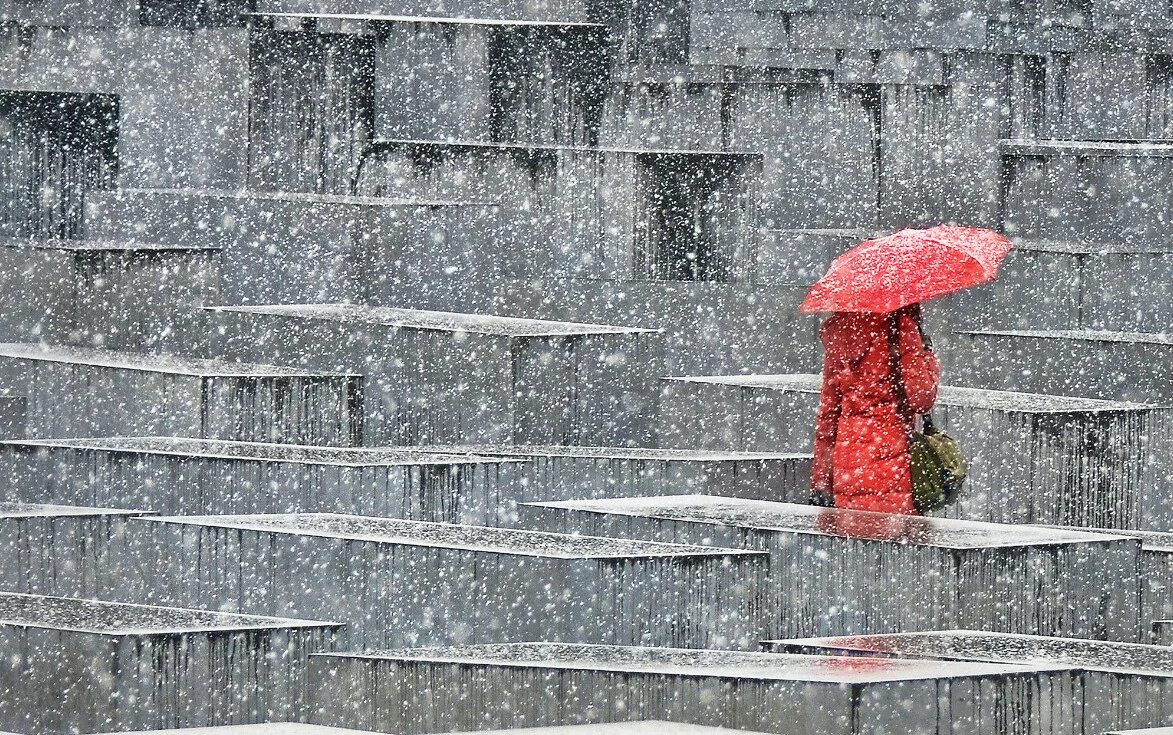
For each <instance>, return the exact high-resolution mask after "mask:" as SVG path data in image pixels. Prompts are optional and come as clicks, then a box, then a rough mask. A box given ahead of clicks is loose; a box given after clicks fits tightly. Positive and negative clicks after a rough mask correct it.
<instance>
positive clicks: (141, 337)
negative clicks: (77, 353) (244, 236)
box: [0, 238, 220, 350]
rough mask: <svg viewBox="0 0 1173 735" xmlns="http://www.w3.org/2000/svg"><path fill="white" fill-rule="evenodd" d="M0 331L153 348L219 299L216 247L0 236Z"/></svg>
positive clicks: (15, 337)
mask: <svg viewBox="0 0 1173 735" xmlns="http://www.w3.org/2000/svg"><path fill="white" fill-rule="evenodd" d="M0 282H2V283H3V284H4V288H3V289H0V294H2V295H0V300H3V303H4V304H5V306H6V307H9V308H6V309H4V315H3V317H0V323H3V328H2V329H0V335H2V336H3V338H4V339H5V341H9V342H35V341H41V340H44V341H53V342H66V343H73V344H80V345H86V346H90V347H105V348H109V349H136V350H152V349H158V348H159V347H161V346H162V345H163V344H165V343H166V342H167V340H168V338H169V337H174V335H175V334H177V333H179V332H183V331H189V330H190V329H191V328H192V324H191V323H192V321H193V320H195V319H197V315H196V313H195V312H196V310H198V309H199V308H200V307H201V306H203V305H205V304H208V305H211V304H216V303H219V301H220V253H219V251H218V249H216V248H213V247H198V246H168V245H156V244H147V243H137V242H133V241H124V242H117V241H100V240H99V241H92V240H24V239H4V238H0Z"/></svg>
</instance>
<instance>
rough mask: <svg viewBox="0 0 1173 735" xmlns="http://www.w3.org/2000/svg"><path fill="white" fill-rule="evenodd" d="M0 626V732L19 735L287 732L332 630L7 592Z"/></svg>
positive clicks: (1, 599) (0, 604)
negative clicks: (229, 729) (274, 726)
mask: <svg viewBox="0 0 1173 735" xmlns="http://www.w3.org/2000/svg"><path fill="white" fill-rule="evenodd" d="M0 620H2V621H3V622H0V651H3V652H4V655H3V656H2V657H0V688H3V690H4V692H5V694H4V697H3V698H0V727H4V728H6V729H11V730H16V731H20V732H27V733H33V732H69V731H74V732H97V731H100V730H109V729H110V728H117V729H121V730H143V729H148V728H158V727H163V726H178V727H203V726H208V725H215V724H244V723H249V722H262V721H265V720H267V719H269V718H274V717H275V718H280V719H287V720H295V719H298V718H300V717H302V716H303V715H304V708H303V697H304V694H305V689H304V686H305V684H304V676H305V664H306V660H307V659H308V658H309V656H310V654H313V653H320V652H323V651H328V650H331V648H332V647H333V637H334V635H335V632H336V631H337V630H338V626H337V625H334V624H332V623H324V622H317V621H306V620H289V619H281V618H267V617H260V616H255V615H232V614H228V613H221V612H209V611H204V610H188V609H177V608H164V607H151V606H147V605H124V604H118V603H112V602H100V601H97V600H79V599H73V598H63V597H43V596H39V595H21V594H15V593H9V592H4V593H0ZM262 650H264V651H267V652H268V655H258V652H259V651H262Z"/></svg>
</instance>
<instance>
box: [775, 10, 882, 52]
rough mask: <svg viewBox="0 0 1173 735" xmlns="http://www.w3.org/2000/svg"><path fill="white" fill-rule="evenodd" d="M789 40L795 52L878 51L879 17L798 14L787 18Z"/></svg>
mask: <svg viewBox="0 0 1173 735" xmlns="http://www.w3.org/2000/svg"><path fill="white" fill-rule="evenodd" d="M790 37H791V38H792V39H793V43H794V45H795V46H796V47H798V48H842V49H853V48H882V38H883V22H882V21H881V19H880V18H879V16H874V15H856V14H852V13H845V12H809V13H808V12H800V13H794V14H793V15H791V18H790Z"/></svg>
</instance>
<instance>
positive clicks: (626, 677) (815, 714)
mask: <svg viewBox="0 0 1173 735" xmlns="http://www.w3.org/2000/svg"><path fill="white" fill-rule="evenodd" d="M313 666H314V668H313V674H312V681H313V682H314V684H315V686H314V687H313V689H314V691H315V692H316V697H315V700H314V702H315V714H314V717H313V719H314V721H315V722H319V723H322V724H335V723H342V722H347V723H350V724H354V725H358V726H360V727H363V728H367V729H372V730H377V731H380V732H400V733H423V732H436V731H443V730H453V729H457V730H464V729H470V728H471V729H484V728H490V727H534V726H549V725H560V724H572V723H584V722H616V721H624V720H629V719H631V718H632V717H642V718H648V717H655V718H663V719H668V720H675V721H685V722H694V723H698V724H705V725H714V726H725V727H734V728H745V727H755V728H758V729H762V730H765V731H767V732H777V733H782V732H787V731H789V730H791V729H792V728H793V727H794V725H793V724H792V723H794V722H801V723H802V727H803V728H804V730H805V732H807V733H810V735H830V734H831V733H836V734H838V733H852V734H853V735H854V734H855V733H863V732H866V731H867V730H868V728H877V729H880V728H882V729H885V730H891V731H894V732H902V731H906V730H907V731H914V729H915V728H916V727H919V726H924V725H925V723H926V717H929V718H934V719H935V718H938V717H940V718H942V725H941V727H943V728H946V729H949V728H952V731H953V732H958V733H966V735H968V734H969V733H975V734H976V733H980V732H990V731H997V728H998V725H996V724H995V722H1002V721H1010V720H1013V721H1016V722H1023V721H1026V722H1031V723H1039V724H1038V725H1037V726H1036V730H1037V731H1038V732H1040V733H1045V734H1050V733H1055V734H1056V735H1058V733H1066V732H1072V731H1073V728H1074V724H1073V721H1072V719H1071V718H1073V717H1076V715H1073V714H1065V712H1067V710H1066V707H1065V706H1064V705H1063V704H1060V703H1070V702H1072V698H1073V693H1072V692H1071V687H1072V686H1073V683H1074V682H1073V677H1074V675H1073V674H1071V673H1069V672H1066V671H1059V670H1055V669H1053V668H1052V669H1047V668H1042V667H1029V668H1028V667H1022V666H1012V665H1006V664H974V663H964V664H962V663H958V662H926V661H917V662H912V661H881V662H877V663H875V664H871V663H870V662H865V663H862V664H861V663H858V662H856V661H855V660H854V659H846V658H815V657H803V656H785V655H781V654H762V653H751V652H725V651H696V650H688V651H685V650H679V649H652V648H621V647H613V646H574V645H558V644H550V643H517V644H510V645H501V646H458V647H452V648H434V649H409V650H403V651H388V652H383V653H379V654H374V655H358V654H352V655H339V656H321V657H316V658H315V659H314V662H313ZM863 667H866V670H861V669H862V668H863ZM425 681H426V682H427V685H426V686H424V685H423V684H422V682H425ZM360 682H361V684H360ZM1036 686H1037V687H1038V688H1037V689H1036V688H1035V687H1036ZM1028 689H1029V690H1031V691H1032V693H1033V695H1034V696H1029V697H1028V696H1025V695H1024V694H1019V692H1024V691H1026V690H1028ZM368 691H374V692H376V694H375V696H374V697H369V698H368V697H364V696H363V695H361V694H358V692H363V693H365V692H368ZM533 691H542V692H545V696H543V697H535V696H532V695H530V694H528V692H533ZM853 692H854V694H855V696H852V694H853ZM470 694H471V695H472V696H475V697H476V699H477V701H478V702H480V703H483V704H482V705H481V706H478V707H467V706H462V704H461V703H462V702H467V701H468V697H469V696H470ZM942 697H944V698H946V701H948V702H949V703H950V706H949V709H948V714H943V713H942V714H937V713H938V712H941V710H938V707H939V706H940V704H939V702H940V701H941V698H942ZM547 699H548V700H551V701H556V702H559V703H560V706H559V707H556V708H555V707H550V706H548V704H547V702H546V701H545V700H547ZM1067 706H1070V704H1067ZM1003 718H1008V719H1007V720H1003ZM852 723H867V724H866V726H853V725H852ZM959 728H960V729H959Z"/></svg>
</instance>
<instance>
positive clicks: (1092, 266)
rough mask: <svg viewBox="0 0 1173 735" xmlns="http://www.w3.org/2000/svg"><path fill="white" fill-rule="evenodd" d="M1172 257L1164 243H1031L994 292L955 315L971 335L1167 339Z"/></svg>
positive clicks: (960, 302)
mask: <svg viewBox="0 0 1173 735" xmlns="http://www.w3.org/2000/svg"><path fill="white" fill-rule="evenodd" d="M1171 270H1173V251H1171V249H1170V246H1169V245H1168V244H1165V243H1157V244H1150V245H1148V246H1145V244H1144V243H1137V244H1130V243H1107V244H1105V243H1097V242H1072V241H1047V240H1043V241H1039V240H1026V241H1021V242H1019V243H1018V244H1017V245H1016V247H1015V249H1014V250H1012V251H1011V252H1010V255H1009V256H1008V257H1007V259H1006V262H1005V263H1003V265H1002V268H1001V270H1000V271H999V272H998V278H997V280H996V281H994V282H993V283H992V284H990V285H989V286H985V287H983V288H980V289H976V290H974V291H970V292H966V293H964V294H962V295H960V297H959V298H957V299H956V301H955V305H953V306H951V311H955V312H958V316H959V317H960V319H959V320H958V323H959V325H962V326H967V327H968V328H970V329H1027V330H1031V329H1033V330H1040V329H1056V330H1068V329H1090V330H1107V331H1140V332H1157V333H1163V332H1166V331H1169V329H1170V328H1171V327H1173V310H1171V309H1170V308H1169V304H1170V303H1173V283H1170V282H1169V280H1168V279H1167V278H1166V277H1165V275H1164V274H1166V273H1169V272H1170V271H1171Z"/></svg>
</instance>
